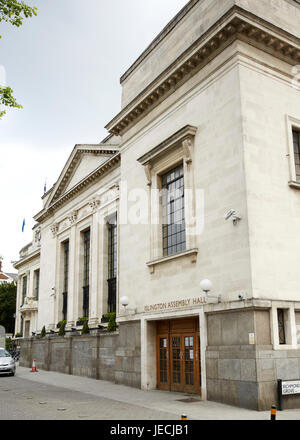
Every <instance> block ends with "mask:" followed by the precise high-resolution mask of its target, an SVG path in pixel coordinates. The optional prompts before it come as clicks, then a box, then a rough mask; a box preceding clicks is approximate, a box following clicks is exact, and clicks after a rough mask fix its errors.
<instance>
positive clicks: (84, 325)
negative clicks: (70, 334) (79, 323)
mask: <svg viewBox="0 0 300 440" xmlns="http://www.w3.org/2000/svg"><path fill="white" fill-rule="evenodd" d="M88 333H90V329H89V325H88V321H87V319H86V320H85V321H84V324H83V327H82V330H81V334H82V335H86V334H88Z"/></svg>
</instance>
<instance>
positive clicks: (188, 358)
mask: <svg viewBox="0 0 300 440" xmlns="http://www.w3.org/2000/svg"><path fill="white" fill-rule="evenodd" d="M156 333H157V336H156V360H157V388H158V389H160V390H169V391H177V392H186V393H197V394H201V366H200V359H201V358H200V331H199V318H185V319H173V320H165V321H157V323H156Z"/></svg>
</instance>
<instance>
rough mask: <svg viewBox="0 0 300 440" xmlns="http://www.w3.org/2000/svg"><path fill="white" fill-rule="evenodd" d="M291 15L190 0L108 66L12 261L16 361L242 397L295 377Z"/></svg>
mask: <svg viewBox="0 0 300 440" xmlns="http://www.w3.org/2000/svg"><path fill="white" fill-rule="evenodd" d="M299 23H300V1H298V0H191V1H189V2H187V4H186V5H185V6H184V8H183V9H182V10H181V11H180V12H179V13H178V14H177V15H176V16H175V17H174V18H173V19H172V20H171V21H170V22H169V23H168V25H167V26H166V27H165V28H164V29H163V30H162V31H161V33H160V34H159V35H158V36H157V37H156V38H155V39H154V40H153V41H152V43H151V44H150V45H149V46H148V47H147V48H146V49H145V51H144V52H143V53H142V54H141V55H140V56H139V58H138V59H137V60H136V61H135V62H134V64H133V65H132V66H131V67H130V68H129V69H128V70H127V71H126V72H125V73H124V74H123V76H122V77H121V86H122V103H121V110H120V112H119V113H118V114H116V115H115V117H114V118H113V119H112V120H111V121H110V122H108V123H107V125H106V127H105V128H106V130H107V132H108V134H107V136H106V138H105V139H104V140H103V141H102V142H100V143H95V144H92V145H85V144H84V145H83V144H80V145H75V146H74V148H73V150H72V151H71V152H70V156H69V159H68V160H67V162H66V164H65V165H64V166H63V164H62V167H63V168H62V171H61V174H60V176H59V177H58V179H57V181H56V183H55V184H54V185H53V187H52V188H51V189H50V190H48V191H47V192H46V193H45V194H44V195H43V197H42V204H41V210H40V212H38V213H33V215H34V220H35V226H34V227H33V237H32V242H31V243H29V244H28V245H26V246H25V247H23V249H22V250H21V251H20V258H19V261H18V262H16V263H15V268H16V269H17V270H18V294H17V313H16V329H15V333H16V335H18V337H19V338H20V345H21V359H20V365H23V366H26V367H29V366H31V364H32V360H33V359H34V360H35V361H36V366H37V367H38V368H40V369H44V370H49V371H59V372H62V373H66V374H73V375H79V376H87V377H90V378H94V379H102V380H107V381H111V382H114V383H119V384H124V385H127V386H132V387H136V388H141V389H143V390H154V389H159V390H165V391H166V392H172V391H176V392H182V393H184V394H183V395H186V394H188V395H190V394H191V395H194V396H195V397H196V398H198V399H202V400H210V401H216V402H222V403H226V404H229V405H235V406H239V407H244V408H250V409H256V410H266V409H269V408H270V405H271V404H274V403H275V404H276V402H277V399H278V381H280V380H281V381H294V382H293V383H294V384H295V387H296V388H297V386H299V383H300V382H299V380H300V234H299V231H300V26H299ZM87 325H88V329H89V330H88V331H89V333H85V332H83V328H85V330H86V331H87ZM62 326H63V329H64V331H60V330H61V328H62ZM45 331H46V335H44V334H45ZM41 336H44V337H41ZM279 383H280V382H279ZM282 402H283V405H284V407H285V408H299V407H300V394H292V393H291V394H287V395H285V396H284V397H283V400H282Z"/></svg>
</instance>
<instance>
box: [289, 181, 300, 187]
mask: <svg viewBox="0 0 300 440" xmlns="http://www.w3.org/2000/svg"><path fill="white" fill-rule="evenodd" d="M289 186H290V187H291V188H294V189H300V182H297V181H295V180H290V181H289Z"/></svg>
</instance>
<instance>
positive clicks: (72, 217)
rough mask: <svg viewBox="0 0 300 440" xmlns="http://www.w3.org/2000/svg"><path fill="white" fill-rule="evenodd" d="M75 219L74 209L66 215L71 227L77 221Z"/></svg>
mask: <svg viewBox="0 0 300 440" xmlns="http://www.w3.org/2000/svg"><path fill="white" fill-rule="evenodd" d="M77 217H78V210H77V209H74V211H72V212H71V213H70V214H69V215H68V219H69V222H70V224H71V225H74V224H75V223H76V221H77Z"/></svg>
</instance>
